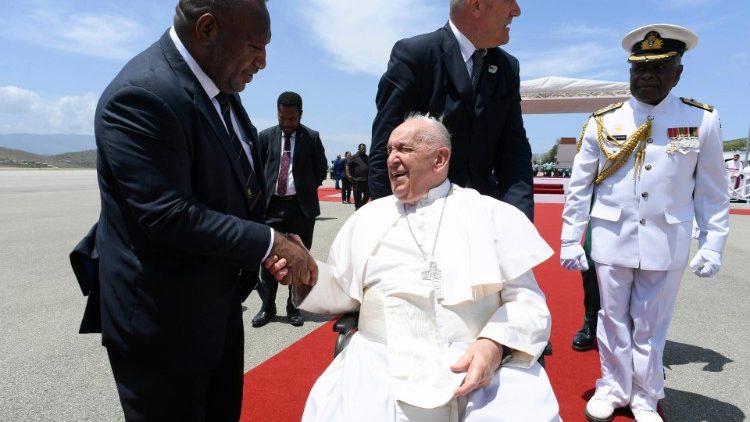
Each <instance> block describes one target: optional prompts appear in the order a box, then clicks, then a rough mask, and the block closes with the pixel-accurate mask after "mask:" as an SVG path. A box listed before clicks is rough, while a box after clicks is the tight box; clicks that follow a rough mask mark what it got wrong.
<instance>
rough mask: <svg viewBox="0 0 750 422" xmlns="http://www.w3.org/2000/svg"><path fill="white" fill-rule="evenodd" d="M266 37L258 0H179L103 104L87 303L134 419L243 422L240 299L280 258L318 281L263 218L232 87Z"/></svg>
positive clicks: (252, 145)
mask: <svg viewBox="0 0 750 422" xmlns="http://www.w3.org/2000/svg"><path fill="white" fill-rule="evenodd" d="M270 38H271V32H270V17H269V15H268V11H267V9H266V6H265V2H264V1H262V0H233V1H225V2H221V3H218V2H214V1H209V0H180V2H179V4H178V5H177V7H176V14H175V17H174V25H173V27H172V28H171V29H170V30H169V31H167V32H166V33H165V34H164V35H163V36H162V37H161V39H159V41H157V42H156V43H154V44H153V45H152V46H151V47H149V48H148V49H146V50H145V51H143V52H142V53H140V54H139V55H137V56H136V57H135V58H133V59H132V60H131V61H130V62H129V63H128V64H127V65H125V67H124V68H123V69H122V71H121V72H120V73H119V74H118V75H117V76H116V77H115V78H114V80H113V81H112V82H111V83H110V84H109V86H108V87H107V88H106V89H105V91H104V92H103V93H102V96H101V98H100V100H99V104H98V106H97V110H96V116H95V133H96V143H97V173H98V180H99V189H100V193H101V207H102V209H101V214H100V217H99V222H98V224H97V229H96V231H95V233H92V236H94V235H95V237H96V239H95V249H96V251H95V253H98V255H99V267H98V280H99V282H100V286H99V288H100V294H99V295H95V294H92V295H90V296H89V302H90V303H93V302H97V301H98V300H99V299H100V300H101V313H88V312H87V314H86V316H85V318H90V319H98V318H100V321H94V323H95V322H100V323H101V332H102V343H103V345H104V346H105V347H106V348H107V353H108V355H109V360H110V364H111V366H112V372H113V374H114V378H115V383H116V385H117V391H118V393H119V396H120V402H121V404H122V407H123V410H124V415H125V419H126V420H128V421H140V420H151V421H156V420H190V421H206V420H210V421H236V420H238V419H239V415H240V407H241V403H242V383H243V353H244V350H243V348H244V334H243V327H242V309H241V303H242V301H243V300H244V299H245V297H246V296H247V295H248V294H249V292H250V290H251V289H252V288H253V283H254V282H255V281H256V280H257V277H256V274H257V271H258V268H259V265H260V263H261V261H262V260H263V259H264V258H265V257H266V256H269V255H272V256H279V257H281V256H284V257H285V258H286V259H287V260H288V261H289V262H290V263H291V264H290V269H291V270H292V272H293V273H294V274H291V277H290V278H288V279H286V280H284V282H295V283H296V282H303V283H309V282H313V281H314V279H315V278H316V277H317V267H316V266H315V264H314V261H312V258H311V257H310V255H309V253H308V252H307V251H305V250H304V249H303V248H302V247H300V246H299V245H298V244H296V243H295V242H294V241H292V240H290V239H288V238H287V236H285V235H283V234H281V233H278V232H274V231H273V230H272V229H271V228H270V227H268V226H266V225H264V224H262V223H259V222H258V221H262V216H263V209H264V207H265V197H266V192H265V188H264V179H263V173H262V171H260V170H261V169H262V167H261V164H260V155H259V152H258V149H257V145H256V136H257V132H256V130H255V128H254V127H253V125H252V123H251V122H250V119H249V118H248V116H247V114H246V113H245V110H244V108H243V107H242V104H241V103H240V97H239V96H238V95H237V93H238V92H239V91H242V90H243V89H244V88H245V85H246V84H247V83H248V82H250V80H251V79H252V77H253V74H255V73H256V72H257V71H258V70H260V69H263V68H264V67H265V64H266V62H265V55H266V53H265V48H266V45H267V44H268V42H269V41H270ZM91 291H92V292H94V291H96V290H94V289H92V290H91ZM92 306H95V305H92ZM88 322H91V321H88ZM86 323H87V321H84V325H86Z"/></svg>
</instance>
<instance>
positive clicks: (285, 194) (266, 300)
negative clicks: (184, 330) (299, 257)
mask: <svg viewBox="0 0 750 422" xmlns="http://www.w3.org/2000/svg"><path fill="white" fill-rule="evenodd" d="M276 108H277V112H278V116H279V124H278V125H276V126H274V127H270V128H268V129H266V130H264V131H263V132H261V133H260V135H259V136H258V141H259V142H258V143H259V147H260V157H261V160H263V167H264V169H265V176H266V187H267V189H266V190H267V192H268V193H269V194H270V195H269V198H268V208H267V209H266V217H265V218H266V224H268V225H269V226H271V227H273V228H274V229H276V230H279V231H282V232H285V233H295V234H297V235H299V237H300V238H302V243H304V245H305V247H307V248H308V249H310V247H312V240H313V230H314V228H315V217H317V216H318V215H320V204H319V202H318V186H320V185H321V184H322V183H323V180H325V177H326V171H327V170H328V168H327V167H328V162H327V160H326V155H325V150H324V149H323V144H322V143H321V142H320V135H319V134H318V131H316V130H313V129H310V128H309V127H307V126H305V125H303V124H300V120H301V119H302V97H300V95H299V94H297V93H296V92H282V93H281V95H279V99H278V101H277V102H276ZM278 287H279V285H278V283H277V282H276V280H275V279H274V278H273V277H272V276H270V274H268V272H266V271H265V270H264V271H261V279H260V284H259V285H258V294H259V295H260V298H261V300H262V301H263V305H262V306H261V308H260V311H258V313H257V314H256V315H255V317H254V318H253V321H252V324H253V327H262V326H264V325H266V324H268V322H269V321H270V320H271V318H273V317H274V316H275V315H276V291H277V289H278ZM286 312H287V318H288V319H289V323H290V324H292V325H294V326H295V327H299V326H301V325H302V323H303V322H302V316H301V315H300V313H299V311H298V310H297V308H296V307H295V306H294V305H293V304H292V296H291V294H290V295H289V297H288V299H287V301H286Z"/></svg>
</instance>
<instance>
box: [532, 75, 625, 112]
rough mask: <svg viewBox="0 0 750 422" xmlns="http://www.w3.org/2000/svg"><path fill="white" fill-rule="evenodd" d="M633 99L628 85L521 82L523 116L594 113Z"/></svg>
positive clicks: (563, 80) (565, 80)
mask: <svg viewBox="0 0 750 422" xmlns="http://www.w3.org/2000/svg"><path fill="white" fill-rule="evenodd" d="M628 98H630V85H629V84H628V83H626V82H611V81H597V80H592V79H573V78H562V77H559V76H550V77H547V78H540V79H532V80H530V81H522V82H521V109H522V111H523V113H524V114H556V113H591V112H594V111H596V110H598V109H600V108H602V107H606V106H608V105H610V104H613V103H616V102H620V101H625V100H627V99H628Z"/></svg>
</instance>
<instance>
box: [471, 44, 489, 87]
mask: <svg viewBox="0 0 750 422" xmlns="http://www.w3.org/2000/svg"><path fill="white" fill-rule="evenodd" d="M485 54H487V50H486V49H484V48H480V49H478V50H474V54H472V55H471V63H472V67H471V87H472V88H474V93H475V94H476V92H477V86H479V77H480V76H481V74H482V63H484V55H485Z"/></svg>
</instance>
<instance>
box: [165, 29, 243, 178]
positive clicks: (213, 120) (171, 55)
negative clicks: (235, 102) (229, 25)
mask: <svg viewBox="0 0 750 422" xmlns="http://www.w3.org/2000/svg"><path fill="white" fill-rule="evenodd" d="M159 42H160V43H161V47H162V51H163V52H164V57H165V58H166V59H167V62H168V63H169V65H170V66H171V67H172V69H173V70H174V72H175V74H176V75H177V77H178V79H179V80H180V83H181V84H182V86H183V88H184V89H185V91H186V92H187V93H188V95H190V97H192V98H193V105H194V106H195V108H196V109H197V110H198V111H200V113H201V114H202V115H203V117H204V118H205V120H206V122H208V125H209V127H211V130H212V131H213V132H214V134H215V135H216V138H217V139H219V141H220V143H221V145H222V147H223V149H224V152H225V153H226V154H227V157H228V158H229V161H230V163H231V166H232V169H233V171H234V174H235V176H236V178H237V181H238V182H239V183H240V185H243V184H244V175H243V174H242V167H240V163H239V162H238V161H237V159H236V157H235V152H234V146H233V145H232V142H231V139H230V138H229V133H228V132H227V130H226V128H225V127H224V123H223V122H222V120H221V116H220V115H219V113H218V112H217V111H216V108H214V105H213V103H212V102H211V99H210V98H208V95H207V94H206V91H204V90H203V87H202V86H201V84H200V82H198V79H197V78H196V77H195V75H194V74H193V71H192V70H190V67H189V66H188V65H187V63H186V62H185V59H183V58H182V56H181V55H180V52H179V51H177V47H175V45H174V42H173V41H172V38H170V36H169V31H167V32H166V33H165V34H164V35H162V37H161V39H160V40H159ZM235 113H236V111H235Z"/></svg>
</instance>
